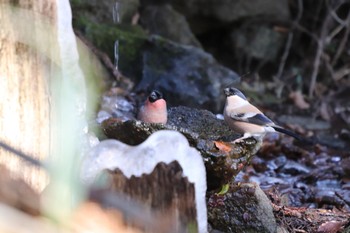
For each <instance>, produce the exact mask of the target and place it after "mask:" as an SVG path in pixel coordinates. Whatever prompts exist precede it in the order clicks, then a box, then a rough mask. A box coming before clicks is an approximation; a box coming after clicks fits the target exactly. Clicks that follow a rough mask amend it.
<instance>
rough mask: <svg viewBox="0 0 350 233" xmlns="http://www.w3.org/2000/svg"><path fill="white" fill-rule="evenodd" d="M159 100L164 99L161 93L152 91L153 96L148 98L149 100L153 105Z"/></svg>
mask: <svg viewBox="0 0 350 233" xmlns="http://www.w3.org/2000/svg"><path fill="white" fill-rule="evenodd" d="M159 99H163V95H162V93H161V92H159V91H156V90H154V91H152V92H151V94H150V95H149V96H148V100H149V102H151V103H154V102H156V101H157V100H159Z"/></svg>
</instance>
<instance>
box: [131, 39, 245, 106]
mask: <svg viewBox="0 0 350 233" xmlns="http://www.w3.org/2000/svg"><path fill="white" fill-rule="evenodd" d="M149 42H150V43H149V44H148V46H147V47H146V48H145V50H144V51H143V68H142V79H141V81H140V82H139V84H138V85H137V87H136V91H145V92H150V91H151V90H152V89H157V90H159V91H161V92H163V94H164V95H165V96H166V99H167V101H168V103H169V105H170V106H178V105H185V106H189V107H196V108H204V109H210V110H212V111H214V112H221V111H222V108H223V103H224V95H223V94H222V90H223V89H224V88H225V87H227V86H228V85H232V84H233V83H237V82H238V80H239V77H238V75H237V74H236V73H235V72H233V71H232V70H230V69H228V68H226V67H224V66H222V65H220V64H219V63H218V62H217V61H216V60H215V59H214V58H213V57H212V56H211V55H210V54H208V53H206V52H204V51H203V50H201V49H198V48H195V47H192V46H184V45H179V44H176V43H173V42H170V41H167V40H163V39H161V38H160V37H156V36H155V37H152V38H151V39H150V41H149Z"/></svg>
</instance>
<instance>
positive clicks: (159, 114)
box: [138, 90, 168, 124]
mask: <svg viewBox="0 0 350 233" xmlns="http://www.w3.org/2000/svg"><path fill="white" fill-rule="evenodd" d="M138 119H139V120H141V121H143V122H146V123H162V124H166V122H167V120H168V111H167V106H166V101H165V100H164V99H163V95H162V93H161V92H159V91H156V90H154V91H152V92H151V94H150V95H149V96H148V98H147V100H146V101H145V103H144V105H142V106H141V108H140V110H139V113H138Z"/></svg>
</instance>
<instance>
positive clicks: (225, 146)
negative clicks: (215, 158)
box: [214, 141, 232, 152]
mask: <svg viewBox="0 0 350 233" xmlns="http://www.w3.org/2000/svg"><path fill="white" fill-rule="evenodd" d="M214 143H215V146H216V148H218V149H219V150H221V151H223V152H230V151H231V150H232V145H231V144H229V143H227V142H221V141H215V142H214Z"/></svg>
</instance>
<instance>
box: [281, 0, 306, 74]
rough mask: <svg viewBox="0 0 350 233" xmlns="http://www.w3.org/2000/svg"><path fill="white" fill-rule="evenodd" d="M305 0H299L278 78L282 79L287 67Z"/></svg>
mask: <svg viewBox="0 0 350 233" xmlns="http://www.w3.org/2000/svg"><path fill="white" fill-rule="evenodd" d="M303 10H304V9H303V0H298V14H297V16H296V18H295V20H294V21H293V26H292V28H291V31H290V32H289V33H288V38H287V43H286V47H285V49H284V52H283V55H282V58H281V62H280V65H279V67H278V72H277V75H276V76H277V77H276V78H277V79H281V77H282V73H283V71H284V67H285V64H286V61H287V58H288V56H289V51H290V48H291V46H292V42H293V37H294V29H295V26H296V25H297V24H298V22H299V21H300V19H301V16H302V15H303Z"/></svg>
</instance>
